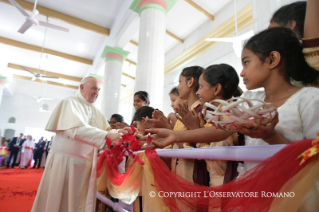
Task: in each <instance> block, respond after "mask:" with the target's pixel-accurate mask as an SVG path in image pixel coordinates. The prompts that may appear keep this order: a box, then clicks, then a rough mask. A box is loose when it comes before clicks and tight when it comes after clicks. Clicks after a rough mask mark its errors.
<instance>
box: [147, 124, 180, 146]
mask: <svg viewBox="0 0 319 212" xmlns="http://www.w3.org/2000/svg"><path fill="white" fill-rule="evenodd" d="M145 132H147V133H151V134H153V135H152V137H153V139H152V142H151V144H153V145H154V146H156V147H159V148H164V147H166V146H168V145H170V144H172V143H174V142H175V141H176V138H175V135H174V131H173V130H168V129H146V130H145Z"/></svg>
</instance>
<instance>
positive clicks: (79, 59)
mask: <svg viewBox="0 0 319 212" xmlns="http://www.w3.org/2000/svg"><path fill="white" fill-rule="evenodd" d="M0 43H3V44H6V45H10V46H15V47H18V48H21V49H27V50H31V51H35V52H41V51H42V47H40V46H35V45H31V44H27V43H22V42H19V41H15V40H11V39H8V38H4V37H0ZM43 53H47V54H51V55H55V56H58V57H62V58H65V59H69V60H73V61H76V62H79V63H84V64H87V65H92V64H93V61H92V60H89V59H86V58H82V57H78V56H74V55H70V54H66V53H63V52H58V51H55V50H52V49H47V48H44V49H43Z"/></svg>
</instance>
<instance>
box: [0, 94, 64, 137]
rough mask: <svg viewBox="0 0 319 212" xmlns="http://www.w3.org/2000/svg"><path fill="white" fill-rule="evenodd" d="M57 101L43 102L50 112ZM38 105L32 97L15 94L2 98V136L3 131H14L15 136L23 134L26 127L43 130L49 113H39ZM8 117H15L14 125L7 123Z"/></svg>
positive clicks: (0, 119)
mask: <svg viewBox="0 0 319 212" xmlns="http://www.w3.org/2000/svg"><path fill="white" fill-rule="evenodd" d="M58 103H59V100H52V101H45V104H47V105H48V106H49V110H50V111H52V110H54V108H55V107H56V105H57V104H58ZM39 107H40V103H39V102H37V101H36V99H35V98H33V97H32V96H28V95H25V94H18V93H17V94H15V95H14V96H3V99H2V104H1V107H0V129H1V132H2V134H4V132H5V129H13V130H15V135H18V134H19V133H24V131H25V128H26V127H32V128H42V129H43V128H45V126H46V124H47V122H48V120H49V118H50V116H51V112H39ZM10 117H15V119H16V122H15V123H14V124H12V123H8V120H9V118H10Z"/></svg>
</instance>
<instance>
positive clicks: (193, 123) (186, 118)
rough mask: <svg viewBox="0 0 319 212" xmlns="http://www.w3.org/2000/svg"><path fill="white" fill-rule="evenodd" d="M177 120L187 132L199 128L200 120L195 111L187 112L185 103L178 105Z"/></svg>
mask: <svg viewBox="0 0 319 212" xmlns="http://www.w3.org/2000/svg"><path fill="white" fill-rule="evenodd" d="M178 114H179V115H180V116H177V118H178V119H179V120H180V121H181V122H182V123H183V124H184V125H185V127H187V129H189V130H194V129H198V128H200V120H199V117H198V114H197V112H196V111H195V109H193V110H192V111H189V110H188V106H187V103H185V102H184V103H183V105H179V109H178Z"/></svg>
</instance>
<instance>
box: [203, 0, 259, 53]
mask: <svg viewBox="0 0 319 212" xmlns="http://www.w3.org/2000/svg"><path fill="white" fill-rule="evenodd" d="M234 8H235V31H236V34H235V37H232V38H206V39H205V41H217V42H230V43H233V49H234V52H235V54H236V56H237V57H240V56H241V51H242V42H243V41H244V40H247V39H249V38H250V37H252V36H253V35H254V31H253V30H251V31H249V32H247V33H245V34H243V35H240V36H238V32H237V11H236V0H234Z"/></svg>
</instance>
